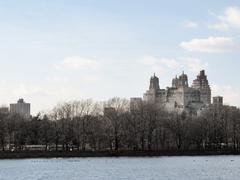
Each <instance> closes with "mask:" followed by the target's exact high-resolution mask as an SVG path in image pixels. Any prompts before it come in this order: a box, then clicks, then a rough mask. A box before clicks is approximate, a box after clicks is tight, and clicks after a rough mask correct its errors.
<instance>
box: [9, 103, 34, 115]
mask: <svg viewBox="0 0 240 180" xmlns="http://www.w3.org/2000/svg"><path fill="white" fill-rule="evenodd" d="M30 111H31V104H30V103H25V102H24V100H23V99H19V100H18V102H17V103H15V104H10V113H11V114H19V115H22V116H23V117H25V118H29V117H30V115H31V114H30Z"/></svg>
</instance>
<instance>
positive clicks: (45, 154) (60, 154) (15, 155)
mask: <svg viewBox="0 0 240 180" xmlns="http://www.w3.org/2000/svg"><path fill="white" fill-rule="evenodd" d="M224 155H240V151H235V150H226V151H118V152H113V151H98V152H92V151H72V152H66V151H16V152H10V151H2V152H0V160H3V159H40V158H88V157H96V158H97V157H174V156H224Z"/></svg>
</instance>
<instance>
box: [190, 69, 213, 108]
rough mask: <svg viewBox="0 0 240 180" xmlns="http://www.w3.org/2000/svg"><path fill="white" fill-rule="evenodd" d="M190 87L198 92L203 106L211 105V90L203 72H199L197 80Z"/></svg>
mask: <svg viewBox="0 0 240 180" xmlns="http://www.w3.org/2000/svg"><path fill="white" fill-rule="evenodd" d="M192 87H193V88H195V89H198V90H199V91H200V96H201V101H202V102H203V103H204V104H205V105H209V104H211V88H210V86H209V83H208V79H207V76H206V75H205V71H204V70H202V71H200V74H199V75H198V76H197V79H195V80H194V81H193V84H192Z"/></svg>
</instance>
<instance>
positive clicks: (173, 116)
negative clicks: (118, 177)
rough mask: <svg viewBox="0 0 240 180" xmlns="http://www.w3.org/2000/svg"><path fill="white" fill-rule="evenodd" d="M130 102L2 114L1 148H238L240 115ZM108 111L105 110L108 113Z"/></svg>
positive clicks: (116, 100) (87, 102)
mask: <svg viewBox="0 0 240 180" xmlns="http://www.w3.org/2000/svg"><path fill="white" fill-rule="evenodd" d="M129 106H130V105H129V101H128V100H126V99H121V98H112V99H110V100H108V101H106V102H94V101H93V100H81V101H73V102H66V103H62V104H59V105H57V106H56V107H55V108H54V109H52V110H51V112H50V113H47V114H39V115H37V116H34V117H32V118H31V119H25V118H24V117H21V116H20V115H17V114H15V115H12V114H7V113H1V114H0V145H1V149H2V150H3V151H4V150H13V149H14V150H24V149H26V147H30V145H32V146H33V145H42V146H43V147H44V150H47V151H49V150H56V151H87V150H88V151H89V150H90V151H120V150H128V151H170V150H204V149H207V150H209V149H211V150H219V149H225V148H227V149H235V150H238V149H239V148H240V110H239V109H237V108H234V107H230V106H218V107H217V106H212V107H210V108H209V109H207V110H205V111H204V113H202V114H201V115H200V116H190V115H187V114H186V113H181V114H179V113H167V112H165V111H164V110H161V109H159V108H158V109H156V107H155V106H152V105H149V104H148V105H141V106H139V107H138V109H137V110H136V111H134V112H130V110H129V109H130V108H129ZM105 107H107V108H105Z"/></svg>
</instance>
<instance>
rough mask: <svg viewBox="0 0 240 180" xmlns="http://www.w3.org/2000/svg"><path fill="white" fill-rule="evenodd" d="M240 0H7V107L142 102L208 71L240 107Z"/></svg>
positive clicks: (1, 98)
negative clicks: (183, 77)
mask: <svg viewBox="0 0 240 180" xmlns="http://www.w3.org/2000/svg"><path fill="white" fill-rule="evenodd" d="M239 57H240V1H239V0H221V1H219V0H211V1H209V0H201V1H192V0H181V1H178V0H175V1H173V0H168V1H165V0H131V1H129V0H121V1H114V0H101V1H99V0H41V1H40V0H39V1H35V0H21V1H18V0H7V1H5V0H0V104H2V105H8V104H10V103H13V102H16V101H17V100H18V99H19V98H24V99H25V101H26V102H29V103H31V107H32V114H36V113H38V112H40V111H46V110H49V109H51V108H52V107H54V106H55V105H56V104H57V103H60V102H64V101H71V100H80V99H87V98H93V99H95V100H107V99H109V98H111V97H115V96H118V97H124V98H130V97H141V96H142V95H143V93H144V92H145V91H146V90H147V88H148V86H149V79H150V76H151V75H153V73H156V75H157V76H158V77H159V82H160V87H161V88H166V87H167V86H171V80H172V78H173V77H175V76H176V75H179V74H181V73H182V71H184V72H185V73H186V74H188V78H189V84H191V83H192V80H193V79H195V78H196V76H197V75H198V74H199V71H200V70H201V69H205V70H206V74H207V76H208V80H209V83H210V85H211V89H212V94H213V96H216V95H221V96H223V97H224V102H225V104H229V105H235V106H240V81H239V77H240V59H239Z"/></svg>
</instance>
